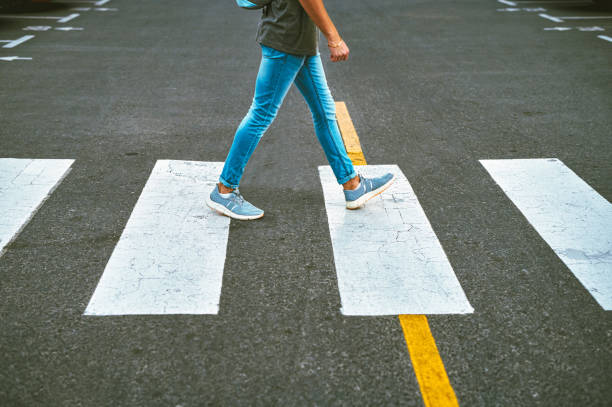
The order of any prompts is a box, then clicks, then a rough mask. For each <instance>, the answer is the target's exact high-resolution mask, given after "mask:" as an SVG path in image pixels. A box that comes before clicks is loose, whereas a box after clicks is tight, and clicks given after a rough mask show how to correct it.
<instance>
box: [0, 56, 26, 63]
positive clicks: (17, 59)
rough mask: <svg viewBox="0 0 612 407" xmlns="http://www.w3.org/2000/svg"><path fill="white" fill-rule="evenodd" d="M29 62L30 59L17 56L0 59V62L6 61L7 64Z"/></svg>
mask: <svg viewBox="0 0 612 407" xmlns="http://www.w3.org/2000/svg"><path fill="white" fill-rule="evenodd" d="M21 60H23V61H31V60H32V58H30V57H18V56H15V55H14V56H10V57H0V61H8V62H13V61H21Z"/></svg>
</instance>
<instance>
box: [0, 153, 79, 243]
mask: <svg viewBox="0 0 612 407" xmlns="http://www.w3.org/2000/svg"><path fill="white" fill-rule="evenodd" d="M73 162H74V160H62V159H30V158H0V255H1V254H2V253H3V251H4V248H5V247H6V245H7V244H8V243H9V242H10V241H11V240H12V239H14V238H15V237H16V236H17V234H19V231H20V230H21V229H22V228H23V227H24V226H25V225H26V224H27V223H28V221H29V220H30V218H31V217H32V216H34V214H35V213H36V211H37V209H38V208H39V207H40V205H42V203H43V202H44V201H45V199H47V197H48V196H49V195H50V194H51V193H52V192H53V190H54V189H55V187H56V186H57V185H58V184H59V183H60V181H61V180H62V179H63V178H64V177H65V176H66V175H67V174H68V172H69V171H70V166H71V165H72V163H73Z"/></svg>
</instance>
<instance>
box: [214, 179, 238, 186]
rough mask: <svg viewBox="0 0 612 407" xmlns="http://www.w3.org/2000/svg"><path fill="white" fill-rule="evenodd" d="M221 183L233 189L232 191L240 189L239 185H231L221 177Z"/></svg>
mask: <svg viewBox="0 0 612 407" xmlns="http://www.w3.org/2000/svg"><path fill="white" fill-rule="evenodd" d="M219 182H220V183H222V184H223V185H225V186H226V187H228V188H232V189H236V188H238V184H230V183H229V182H227V181H226V180H224V179H223V177H219Z"/></svg>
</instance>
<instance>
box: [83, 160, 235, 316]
mask: <svg viewBox="0 0 612 407" xmlns="http://www.w3.org/2000/svg"><path fill="white" fill-rule="evenodd" d="M222 167H223V163H222V162H198V161H174V160H159V161H157V163H156V164H155V167H154V168H153V171H152V173H151V175H150V177H149V179H148V181H147V183H146V185H145V187H144V189H143V191H142V193H141V195H140V197H139V198H138V202H136V206H135V207H134V210H133V211H132V214H131V215H130V218H129V220H128V222H127V224H126V226H125V229H124V230H123V233H122V234H121V238H120V239H119V242H118V243H117V245H116V246H115V249H114V250H113V253H112V255H111V258H110V260H109V261H108V264H107V265H106V268H105V270H104V274H103V275H102V278H101V279H100V282H99V283H98V287H97V288H96V290H95V293H94V294H93V297H92V298H91V300H90V302H89V305H88V306H87V309H86V310H85V315H126V314H216V313H217V312H218V310H219V298H220V296H221V281H222V278H223V266H224V263H225V253H226V246H227V238H228V234H229V224H230V219H229V218H227V217H225V216H221V215H219V214H217V213H216V212H214V211H211V210H210V209H209V208H208V207H207V206H206V204H205V202H204V199H205V197H206V196H207V195H208V194H210V191H211V190H212V188H213V187H214V185H215V183H216V182H217V181H218V178H219V174H220V173H221V169H222Z"/></svg>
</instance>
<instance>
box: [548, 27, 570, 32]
mask: <svg viewBox="0 0 612 407" xmlns="http://www.w3.org/2000/svg"><path fill="white" fill-rule="evenodd" d="M571 29H572V27H547V28H544V31H570V30H571Z"/></svg>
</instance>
